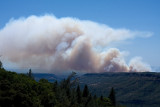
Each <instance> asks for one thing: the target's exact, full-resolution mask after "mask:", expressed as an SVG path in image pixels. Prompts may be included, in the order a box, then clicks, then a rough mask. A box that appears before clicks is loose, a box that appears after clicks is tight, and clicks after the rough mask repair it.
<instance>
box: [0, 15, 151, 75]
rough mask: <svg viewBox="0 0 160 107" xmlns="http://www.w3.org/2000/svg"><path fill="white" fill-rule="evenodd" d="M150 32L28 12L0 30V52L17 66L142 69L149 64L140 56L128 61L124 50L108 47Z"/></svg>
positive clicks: (52, 69)
mask: <svg viewBox="0 0 160 107" xmlns="http://www.w3.org/2000/svg"><path fill="white" fill-rule="evenodd" d="M151 35H152V34H151V33H149V32H138V31H131V30H128V29H113V28H111V27H109V26H107V25H104V24H99V23H96V22H92V21H87V20H79V19H76V18H71V17H65V18H56V17H55V16H54V15H44V16H29V17H27V18H20V19H16V20H15V19H12V20H10V21H9V22H8V23H7V24H6V26H5V27H4V28H3V29H1V30H0V54H1V55H3V57H5V59H6V60H8V61H9V62H12V63H15V64H17V65H18V66H19V67H24V66H25V67H38V68H41V69H45V70H48V71H66V70H78V71H81V72H144V71H151V68H150V67H149V65H148V64H146V63H143V62H142V59H141V58H138V57H135V58H133V59H131V61H130V62H129V64H127V63H126V62H125V59H124V52H120V50H119V49H116V48H109V49H107V48H108V47H109V46H111V45H112V44H113V43H116V42H120V41H125V40H128V39H133V38H135V37H149V36H151Z"/></svg>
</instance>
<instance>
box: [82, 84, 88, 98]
mask: <svg viewBox="0 0 160 107" xmlns="http://www.w3.org/2000/svg"><path fill="white" fill-rule="evenodd" d="M88 95H89V90H88V86H87V85H85V86H84V89H83V97H88Z"/></svg>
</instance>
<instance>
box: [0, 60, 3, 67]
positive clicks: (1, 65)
mask: <svg viewBox="0 0 160 107" xmlns="http://www.w3.org/2000/svg"><path fill="white" fill-rule="evenodd" d="M2 68H3V64H2V62H1V61H0V69H2Z"/></svg>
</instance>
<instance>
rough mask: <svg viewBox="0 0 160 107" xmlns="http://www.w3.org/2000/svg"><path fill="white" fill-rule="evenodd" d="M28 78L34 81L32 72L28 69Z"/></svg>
mask: <svg viewBox="0 0 160 107" xmlns="http://www.w3.org/2000/svg"><path fill="white" fill-rule="evenodd" d="M28 76H29V78H31V79H34V78H33V74H32V70H31V69H29V72H28Z"/></svg>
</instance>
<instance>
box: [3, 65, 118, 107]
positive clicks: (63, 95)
mask: <svg viewBox="0 0 160 107" xmlns="http://www.w3.org/2000/svg"><path fill="white" fill-rule="evenodd" d="M115 99H116V98H115V92H114V89H113V88H112V89H111V92H110V94H109V97H103V96H101V97H97V96H95V95H93V94H91V93H90V91H89V89H88V86H87V85H85V86H84V89H83V90H82V91H81V90H80V87H79V85H78V81H77V78H76V76H75V73H74V72H73V73H72V74H71V75H69V76H68V78H66V79H64V80H62V81H61V82H60V83H58V82H57V81H55V82H54V83H51V82H48V80H46V79H40V80H39V81H38V82H37V81H35V80H34V77H33V75H32V71H31V70H29V73H28V74H17V73H15V72H10V71H6V70H5V69H3V68H0V107H114V106H115V105H116V102H115Z"/></svg>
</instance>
